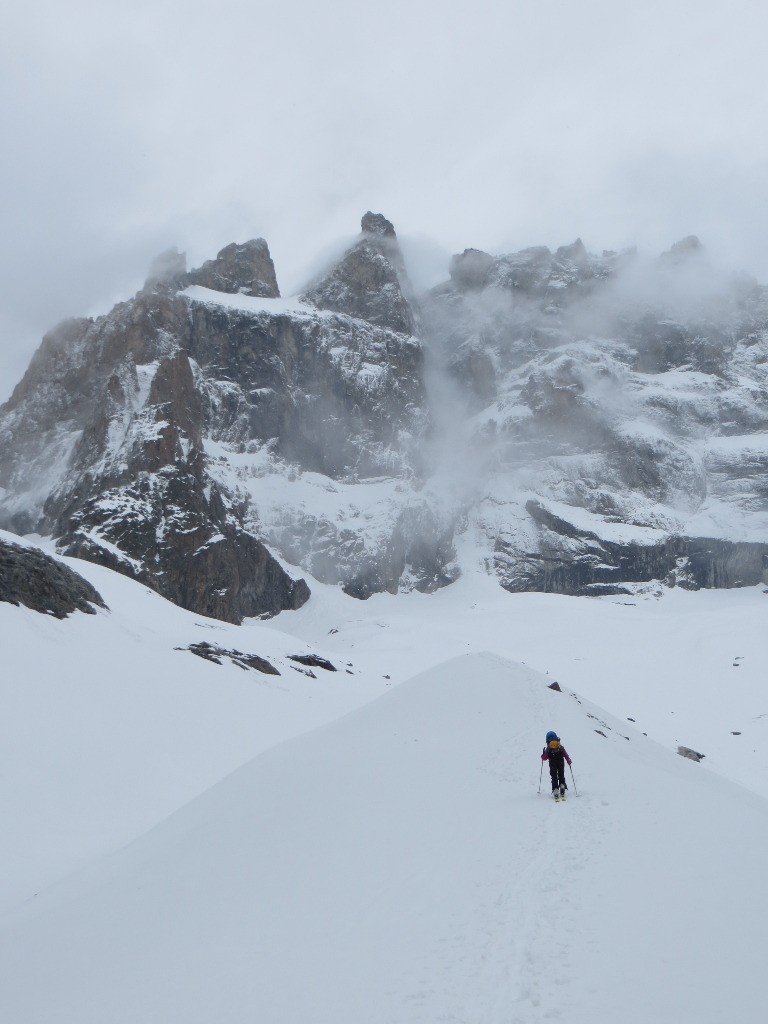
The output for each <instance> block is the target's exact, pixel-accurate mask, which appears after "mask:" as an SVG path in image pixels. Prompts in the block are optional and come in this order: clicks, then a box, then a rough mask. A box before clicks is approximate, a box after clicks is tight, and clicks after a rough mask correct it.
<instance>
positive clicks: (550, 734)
mask: <svg viewBox="0 0 768 1024" xmlns="http://www.w3.org/2000/svg"><path fill="white" fill-rule="evenodd" d="M559 739H560V737H559V736H558V735H557V733H556V732H552V730H551V729H550V730H549V732H548V733H547V743H549V741H550V740H559Z"/></svg>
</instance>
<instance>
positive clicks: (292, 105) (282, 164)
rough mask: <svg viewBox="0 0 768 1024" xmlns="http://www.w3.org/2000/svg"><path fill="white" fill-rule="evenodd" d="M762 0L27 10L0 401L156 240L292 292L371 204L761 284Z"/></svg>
mask: <svg viewBox="0 0 768 1024" xmlns="http://www.w3.org/2000/svg"><path fill="white" fill-rule="evenodd" d="M766 38H768V6H766V5H764V4H763V3H761V2H759V0H747V2H745V0H729V2H728V3H725V2H721V0H695V2H694V0H691V2H681V0H665V2H656V0H645V2H643V3H635V2H627V0H625V2H624V3H621V2H617V0H581V2H576V0H538V2H524V3H523V2H517V0H494V2H489V0H474V2H472V3H466V2H461V3H455V2H452V0H448V2H442V3H440V2H437V0H389V2H388V3H385V4H375V5H374V4H368V3H366V2H364V0H358V2H351V0H325V3H317V2H309V0H271V2H270V3H266V2H261V0H250V2H247V3H246V2H241V0H219V2H218V3H212V2H207V3H199V2H197V0H184V2H180V0H152V2H145V0H131V2H130V4H129V3H127V2H126V3H114V2H110V0H99V2H85V0H70V2H68V3H67V4H63V3H61V2H59V0H40V2H29V3H27V4H14V5H11V4H9V3H7V4H5V9H4V13H3V32H2V38H0V138H1V139H2V148H3V159H2V162H1V164H0V175H1V178H0V203H1V204H2V233H1V234H0V251H1V253H2V256H1V258H0V259H1V262H0V289H1V291H0V342H1V343H2V344H1V349H0V400H1V399H4V398H5V397H7V395H8V394H9V392H10V390H11V388H12V386H13V385H14V383H15V382H16V380H17V379H18V378H19V377H20V375H21V373H22V372H23V370H24V369H25V367H26V365H27V362H28V360H29V357H30V355H31V353H32V351H33V350H34V348H35V347H36V346H37V344H38V343H39V340H40V338H41V336H42V334H43V332H44V331H45V330H46V329H48V328H49V327H51V326H52V325H53V324H54V323H55V322H57V321H58V320H60V319H62V318H64V317H67V316H74V315H87V314H95V313H100V312H104V311H106V309H108V308H109V307H110V306H111V304H112V303H113V302H114V301H116V300H118V299H122V298H127V297H128V296H129V295H131V294H132V293H133V292H134V291H135V290H136V289H137V288H138V287H140V285H141V283H142V281H143V279H144V276H145V272H146V269H147V267H148V264H149V262H150V260H151V258H152V257H153V256H154V255H155V254H156V253H157V252H159V251H160V250H162V249H164V248H167V247H168V246H170V245H177V246H178V247H179V248H181V249H184V250H186V251H187V253H188V258H189V262H190V265H195V264H198V263H200V262H202V260H204V259H207V258H209V257H211V256H213V255H215V253H216V252H217V251H218V249H220V248H222V247H223V246H224V245H226V244H227V243H228V242H230V241H244V240H246V239H247V238H252V237H255V236H259V235H262V236H264V237H265V238H267V240H268V242H269V244H270V248H271V250H272V254H273V257H274V259H275V263H276V267H277V273H278V281H279V283H280V286H281V289H282V291H283V293H284V294H288V293H289V292H291V291H295V290H296V289H297V288H298V287H300V285H301V284H302V283H303V279H304V278H305V277H306V275H307V274H309V273H311V272H312V271H314V269H316V266H317V259H318V256H322V255H323V254H327V253H328V251H329V250H330V249H332V248H333V247H334V246H339V245H343V244H344V242H346V241H348V240H349V239H350V238H351V237H352V236H354V234H355V233H356V232H357V230H358V226H359V220H360V216H361V214H362V213H364V212H365V210H367V209H373V210H375V211H379V212H382V213H384V214H386V216H387V217H389V218H390V220H392V221H393V222H394V224H395V227H396V228H397V230H398V233H399V235H400V236H401V237H402V238H403V239H404V240H405V241H406V242H407V243H409V244H408V252H409V253H410V254H411V256H412V259H413V262H414V271H415V273H416V275H417V277H419V278H421V280H422V281H423V282H425V283H431V280H433V279H434V277H435V276H436V275H438V276H441V275H440V270H441V269H442V268H443V267H445V266H446V258H447V254H448V253H450V252H454V251H460V250H461V249H464V248H466V247H467V246H476V247H479V248H484V249H488V250H491V251H495V252H500V251H509V250H512V249H517V248H521V247H523V246H526V245H533V244H546V245H551V246H555V245H559V244H563V243H565V242H570V241H572V240H573V239H574V238H575V237H576V236H577V235H579V236H581V237H582V238H583V239H584V241H585V243H586V244H587V246H588V248H591V249H593V250H598V251H599V250H601V249H603V248H620V247H623V246H626V245H630V244H635V243H637V244H638V245H639V246H640V247H641V248H643V249H647V250H650V251H659V250H661V249H665V248H668V246H669V245H670V243H672V242H673V241H675V240H676V239H678V238H680V237H682V236H684V235H686V234H690V233H695V234H698V235H700V236H701V238H702V240H703V241H704V242H705V244H707V245H708V246H709V247H710V248H711V249H713V250H714V252H715V253H716V254H717V255H718V256H719V257H722V258H723V259H726V260H728V261H730V262H732V263H733V264H734V265H735V266H739V267H741V268H743V269H746V270H749V271H751V272H752V273H754V274H756V275H757V276H758V277H759V278H760V279H761V280H762V281H768V245H767V243H766V221H767V220H768V217H767V216H766V214H768V201H767V200H766V189H767V188H768V186H767V184H766V183H767V182H768V132H766V124H768V117H767V116H766V115H767V114H768V85H766V80H767V76H766V71H765V55H764V50H765V45H766Z"/></svg>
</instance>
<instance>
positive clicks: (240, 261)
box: [188, 238, 280, 299]
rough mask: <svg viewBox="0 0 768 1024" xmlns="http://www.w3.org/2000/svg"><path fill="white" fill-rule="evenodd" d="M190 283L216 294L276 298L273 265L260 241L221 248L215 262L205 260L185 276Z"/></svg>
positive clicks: (257, 239)
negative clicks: (227, 293) (240, 294)
mask: <svg viewBox="0 0 768 1024" xmlns="http://www.w3.org/2000/svg"><path fill="white" fill-rule="evenodd" d="M188 280H189V283H190V284H198V285H202V286H203V287H204V288H212V289H214V290H215V291H217V292H229V293H238V292H240V293H242V294H243V295H253V296H258V297H259V298H267V299H274V298H279V296H280V291H279V289H278V287H277V277H276V275H275V265H274V263H273V262H272V257H271V256H270V254H269V246H268V245H267V243H266V242H265V240H264V239H263V238H253V239H251V241H250V242H243V244H242V245H238V244H237V243H236V242H232V244H231V245H227V246H225V247H224V248H223V249H222V250H221V252H220V253H219V254H218V256H217V257H216V259H215V260H208V261H207V262H206V263H204V264H203V265H202V267H199V268H198V269H197V270H192V271H190V273H189V274H188Z"/></svg>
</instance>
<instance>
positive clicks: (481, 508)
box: [0, 213, 768, 621]
mask: <svg viewBox="0 0 768 1024" xmlns="http://www.w3.org/2000/svg"><path fill="white" fill-rule="evenodd" d="M361 229H362V230H361V234H360V236H359V238H358V240H357V241H356V242H355V244H354V245H353V246H352V247H351V248H350V249H349V250H348V252H346V253H345V254H344V256H343V257H342V258H341V259H340V260H339V261H338V263H337V264H336V265H335V266H333V267H330V268H329V269H328V270H327V271H326V272H325V273H324V274H322V275H320V276H319V277H318V278H317V279H316V280H315V281H313V282H312V283H311V284H310V285H309V286H308V287H307V289H306V290H305V292H304V293H303V295H302V296H301V298H300V299H282V298H281V297H280V292H279V289H278V284H277V278H276V275H275V268H274V265H273V263H272V260H271V257H270V255H269V249H268V247H267V244H266V242H265V241H264V240H263V239H256V240H254V241H251V242H247V243H245V244H242V245H240V244H232V245H229V246H227V247H225V248H224V249H222V250H221V252H220V253H219V254H218V256H217V257H216V259H214V260H210V261H208V262H206V263H205V264H204V265H203V266H202V267H200V268H199V269H196V270H191V271H188V270H187V269H186V261H185V258H184V256H183V255H182V254H180V253H178V252H176V251H175V250H171V251H169V252H168V253H164V254H163V255H162V256H161V257H159V258H158V260H156V261H155V263H154V264H153V267H152V268H151V270H150V274H149V276H148V279H147V283H146V285H145V286H144V288H143V289H142V291H141V292H139V294H138V295H136V296H135V297H134V298H133V299H131V300H130V301H128V302H125V303H121V304H120V305H118V306H116V307H115V309H113V310H112V312H111V313H109V314H108V315H107V316H104V317H100V318H98V319H95V320H74V321H68V322H67V323H65V324H62V325H60V326H59V327H57V328H55V329H54V330H53V331H52V332H51V333H50V334H49V335H47V336H46V338H45V339H44V340H43V343H42V345H41V346H40V349H39V350H38V352H37V353H36V354H35V356H34V358H33V360H32V362H31V364H30V367H29V369H28V371H27V373H26V374H25V376H24V378H23V379H22V381H21V382H20V383H19V384H18V386H17V387H16V389H15V391H14V392H13V395H12V397H11V399H10V400H9V402H7V403H6V405H5V406H3V407H2V409H0V441H2V443H1V444H0V525H2V526H5V527H7V528H8V529H11V530H14V531H16V532H18V533H25V532H30V531H33V530H34V531H38V532H41V533H44V534H48V535H52V536H54V537H56V538H57V541H58V544H59V547H60V549H61V550H62V551H66V552H68V553H71V554H77V555H79V556H81V557H85V558H90V559H93V560H96V561H99V562H102V563H104V564H108V565H110V566H112V567H114V568H117V569H119V570H120V571H122V572H125V573H127V574H129V575H131V576H134V577H135V578H137V579H140V580H142V581H144V582H145V583H147V584H148V585H149V586H152V587H154V588H155V589H157V590H158V591H159V592H160V593H162V594H164V595H165V596H167V597H169V598H170V599H172V600H174V601H177V602H178V603H180V604H182V605H184V606H185V607H188V608H191V609H193V610H195V611H198V612H200V613H204V614H208V615H213V616H217V617H221V618H225V619H230V620H233V621H239V620H240V619H241V618H242V617H243V616H250V615H262V614H274V613H276V612H278V611H280V610H282V609H287V608H295V607H298V606H299V605H300V604H302V603H303V602H304V601H305V600H306V599H307V596H308V588H307V585H306V583H305V582H304V581H303V580H302V579H295V578H294V574H293V573H292V572H291V573H289V572H288V571H287V569H286V568H285V566H286V565H292V566H296V567H297V569H298V572H299V573H300V572H301V571H303V572H306V573H311V574H312V575H313V576H314V577H316V578H318V579H320V580H322V581H324V582H330V583H337V584H339V585H341V586H343V587H344V588H345V589H346V590H347V591H348V592H349V593H351V594H354V595H355V596H358V597H363V598H364V597H367V596H368V595H370V594H371V593H374V592H376V591H380V590H384V589H386V590H390V591H392V592H395V591H397V590H398V589H402V588H404V587H405V588H408V587H418V588H419V589H422V590H426V591H428V590H433V589H435V588H437V587H440V586H443V585H445V584H447V583H449V582H451V580H453V579H455V578H456V576H457V575H458V574H459V573H460V572H461V571H463V570H465V569H466V568H470V567H481V568H483V569H484V570H485V571H489V572H493V573H495V574H496V575H497V576H498V578H499V581H500V583H501V585H502V586H504V587H505V588H507V589H508V590H511V591H514V590H529V589H536V590H554V591H558V592H563V593H577V594H599V593H606V592H609V593H610V592H622V591H627V590H632V589H636V588H637V587H643V586H649V585H656V584H658V583H662V584H664V585H674V584H678V585H682V586H689V587H699V586H736V585H743V584H749V583H754V582H757V581H759V580H760V579H762V578H763V573H764V562H765V560H766V558H767V557H768V485H767V484H766V480H768V475H767V473H766V470H768V295H767V293H766V290H765V289H763V288H761V287H759V286H758V285H757V284H756V283H755V282H753V281H749V280H746V279H744V278H732V277H730V276H728V275H726V274H723V273H721V272H719V271H717V270H716V269H715V268H713V267H712V266H710V265H709V263H708V262H707V256H706V251H705V250H704V249H703V247H702V246H701V245H700V243H698V240H696V239H686V240H684V242H683V243H681V244H679V245H677V246H675V247H673V249H672V250H670V252H669V253H667V254H664V255H663V256H662V257H660V258H658V259H655V260H650V259H643V258H641V257H640V256H638V254H636V253H634V252H631V251H630V252H624V253H607V252H606V253H602V254H601V255H599V256H596V255H593V254H590V253H589V252H588V251H587V249H586V247H585V246H584V245H583V243H582V242H581V241H580V240H577V241H576V242H575V243H573V244H572V245H568V246H563V247H561V248H560V249H557V250H556V251H554V252H552V251H550V250H549V249H546V248H543V247H539V248H533V249H526V250H522V251H521V252H517V253H511V254H505V255H500V256H494V255H492V254H489V253H484V252H481V251H479V250H477V249H467V250H465V251H464V252H463V253H461V254H459V255H457V256H455V257H453V259H452V260H451V262H450V266H449V275H450V276H449V279H448V280H447V281H446V283H445V284H443V285H441V286H439V287H437V288H435V289H433V290H432V291H431V292H430V293H429V294H427V295H425V296H421V297H419V298H418V299H417V298H416V297H415V295H414V291H413V288H412V286H411V284H410V281H409V279H408V274H407V270H406V267H405V262H404V259H403V256H402V252H401V250H400V247H399V244H398V239H397V235H396V232H395V229H394V227H393V226H392V224H391V223H390V222H389V221H388V220H386V218H384V217H383V216H381V215H380V214H373V213H367V214H366V215H365V216H364V217H363V220H362V224H361ZM278 559H280V560H278Z"/></svg>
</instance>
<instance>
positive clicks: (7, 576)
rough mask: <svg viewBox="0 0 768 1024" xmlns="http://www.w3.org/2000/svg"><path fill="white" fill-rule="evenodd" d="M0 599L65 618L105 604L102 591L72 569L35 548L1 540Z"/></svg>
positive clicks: (58, 617)
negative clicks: (71, 613) (100, 592)
mask: <svg viewBox="0 0 768 1024" xmlns="http://www.w3.org/2000/svg"><path fill="white" fill-rule="evenodd" d="M0 601H7V602H8V603H9V604H15V605H20V604H23V605H24V606H25V607H26V608H31V609H32V610H33V611H36V612H42V613H44V614H48V615H54V616H55V617H56V618H57V619H64V618H66V617H67V615H69V614H70V612H74V611H79V612H86V613H87V614H89V615H93V614H94V609H93V605H98V606H99V607H100V608H106V605H105V603H104V600H103V598H102V597H101V594H99V592H98V591H97V590H96V589H95V587H92V586H91V584H90V583H88V582H87V580H84V579H83V577H82V576H79V575H78V574H77V573H76V572H73V570H72V569H70V568H68V567H67V566H66V565H63V564H62V563H61V562H57V561H56V560H55V559H53V558H50V557H49V556H48V555H45V554H43V552H42V551H38V550H37V548H27V547H22V546H21V545H19V544H9V543H7V542H5V541H3V540H0Z"/></svg>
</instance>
